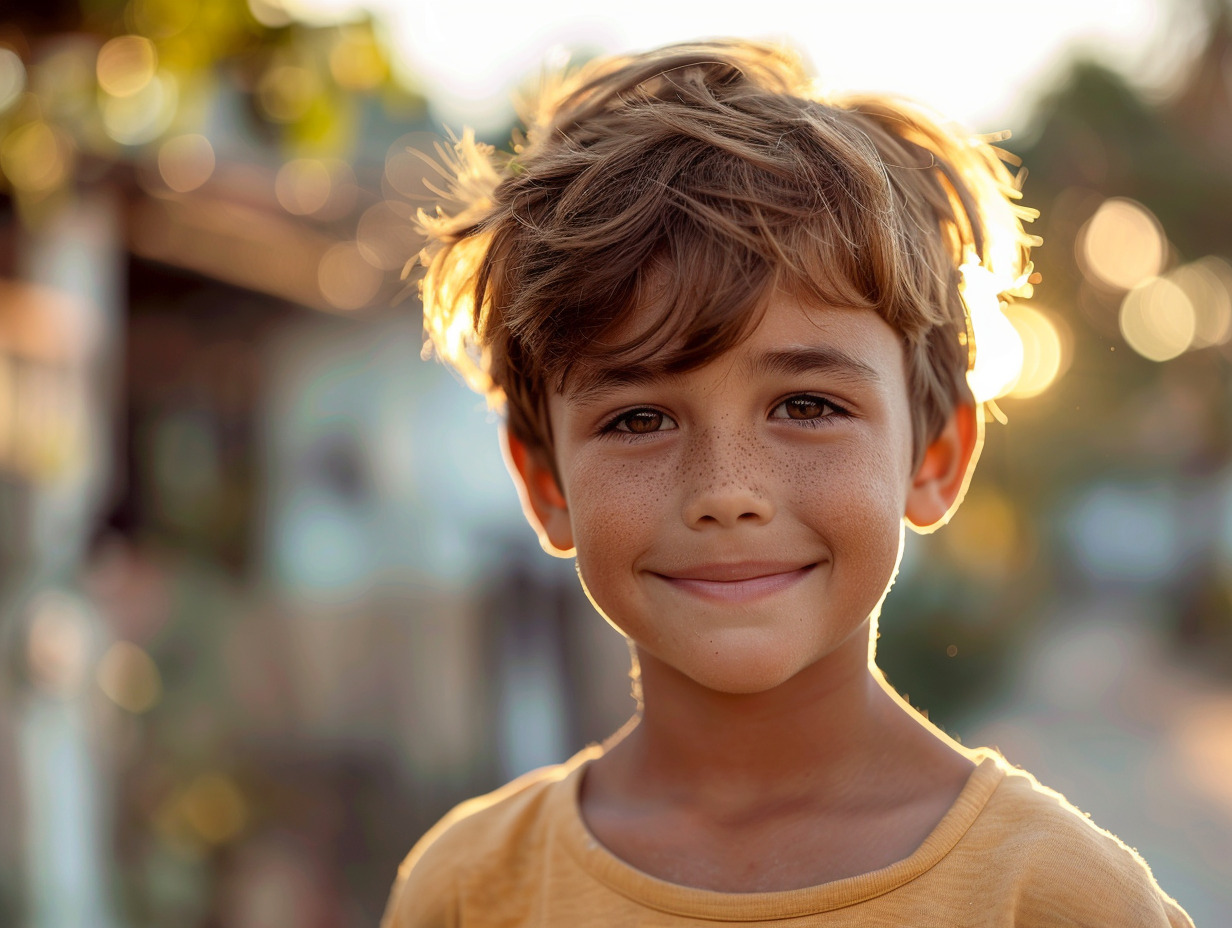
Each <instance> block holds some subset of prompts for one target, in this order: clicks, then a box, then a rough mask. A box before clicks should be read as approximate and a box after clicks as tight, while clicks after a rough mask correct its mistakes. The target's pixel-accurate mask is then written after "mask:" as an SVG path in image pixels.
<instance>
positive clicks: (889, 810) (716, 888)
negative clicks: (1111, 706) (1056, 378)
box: [385, 42, 1191, 928]
mask: <svg viewBox="0 0 1232 928" xmlns="http://www.w3.org/2000/svg"><path fill="white" fill-rule="evenodd" d="M453 168H454V177H455V186H454V188H453V190H452V195H453V196H454V197H455V198H457V199H458V200H460V201H461V204H462V205H461V208H460V209H459V210H458V211H457V212H456V213H455V214H453V215H448V214H446V213H444V212H438V214H437V216H436V217H432V218H428V217H423V220H422V221H423V224H424V226H425V229H426V231H427V232H428V235H429V239H430V245H429V247H428V249H427V250H426V251H425V253H424V262H425V264H426V265H427V267H428V273H427V276H426V279H425V282H424V287H423V296H424V307H425V319H426V320H427V322H426V325H427V329H428V332H429V335H430V338H431V341H432V343H433V345H434V346H435V348H436V350H437V351H438V352H439V353H441V354H442V355H443V356H444V357H445V358H446V359H447V360H449V361H450V362H451V363H453V364H454V365H455V366H456V367H457V368H458V369H459V370H461V371H462V372H463V373H464V374H465V375H466V376H467V377H468V378H469V379H470V381H471V382H472V384H474V385H476V386H477V387H478V388H479V389H481V390H483V391H485V392H486V393H487V394H488V395H489V397H490V398H492V399H493V400H494V402H496V403H498V404H500V405H501V406H503V409H504V412H505V418H506V423H505V439H506V450H507V458H508V460H509V462H510V467H511V471H512V472H513V473H514V476H515V480H516V482H517V483H518V486H519V489H520V491H521V494H522V500H523V503H524V508H525V509H526V512H527V516H528V518H529V519H530V521H531V522H532V524H533V525H534V526H535V527H536V528H537V529H538V531H539V535H540V539H541V543H542V544H543V546H544V547H545V548H546V549H547V550H549V551H550V552H552V553H554V554H557V555H559V556H562V557H565V556H574V555H575V554H576V557H577V568H578V573H579V576H580V577H581V580H582V583H583V585H584V587H585V589H586V592H587V594H588V595H589V597H590V599H591V601H592V602H593V603H594V605H595V607H596V608H597V609H598V610H599V611H600V612H601V613H602V614H603V615H604V616H605V617H606V618H607V620H608V621H609V622H611V623H612V625H614V626H615V627H616V628H617V629H619V630H620V631H621V632H622V633H623V634H624V635H625V636H626V637H627V638H628V639H629V641H630V646H631V650H632V651H633V653H634V655H635V662H636V668H640V694H641V700H640V706H639V712H638V715H637V716H636V717H635V719H634V720H632V721H631V722H630V724H629V725H627V726H625V728H624V729H622V731H621V732H618V733H617V735H615V736H613V737H612V738H611V739H609V741H608V742H607V743H606V744H605V745H603V746H602V747H598V746H592V747H590V748H587V749H586V750H584V751H582V752H581V753H580V754H578V755H577V756H576V757H574V758H573V759H572V760H570V761H568V762H567V763H565V764H563V765H560V766H558V767H553V768H548V769H544V770H540V771H536V772H534V773H531V774H528V775H527V776H525V777H523V778H521V779H519V780H517V781H515V782H514V783H511V784H509V785H508V786H506V787H504V788H503V789H501V790H498V791H497V792H495V793H493V794H491V795H489V796H486V797H483V798H481V799H477V800H473V801H472V802H470V803H466V804H463V805H462V806H460V807H459V808H457V809H455V810H454V811H453V812H452V813H450V814H449V815H448V816H447V817H446V818H445V819H444V820H443V821H442V822H441V823H440V824H439V825H437V826H436V827H435V828H434V829H432V831H430V832H429V833H428V835H427V836H425V837H424V838H423V839H422V840H421V841H420V842H419V843H418V844H417V845H416V847H415V848H414V849H413V850H412V852H411V854H410V856H409V857H408V858H407V860H406V862H405V863H404V864H403V867H402V869H401V871H400V873H399V878H398V882H397V883H396V884H395V887H394V892H393V895H392V896H391V899H390V905H389V908H388V911H387V915H386V920H385V925H386V926H387V928H411V926H432V928H437V926H453V925H461V926H468V928H470V926H497V925H500V926H514V925H535V926H569V928H575V926H580V925H604V926H606V925H656V926H684V925H700V924H714V923H719V922H721V923H725V924H726V923H731V924H749V925H770V924H774V925H778V926H784V925H810V926H811V925H825V926H846V925H886V926H891V925H893V926H900V925H913V926H922V925H936V926H954V925H981V926H984V925H1041V926H1043V925H1049V926H1054V925H1084V926H1094V925H1108V926H1113V925H1115V926H1147V925H1152V926H1156V925H1158V926H1164V925H1172V926H1181V925H1189V924H1191V923H1190V921H1189V919H1188V918H1187V916H1186V915H1185V913H1184V912H1183V911H1182V910H1181V909H1180V907H1179V906H1178V905H1177V904H1176V903H1175V902H1174V901H1173V900H1172V899H1170V898H1169V897H1168V896H1166V895H1165V894H1164V893H1163V892H1162V891H1161V890H1160V889H1159V887H1158V886H1157V885H1156V884H1155V882H1154V880H1153V879H1152V877H1151V874H1150V871H1149V870H1148V869H1147V867H1146V865H1145V864H1144V863H1143V862H1142V860H1141V859H1140V858H1138V857H1137V856H1136V855H1135V854H1134V853H1133V852H1132V851H1130V850H1129V849H1128V848H1126V847H1125V846H1124V845H1122V844H1121V843H1120V842H1119V841H1117V839H1116V838H1114V837H1112V836H1111V835H1109V834H1107V833H1106V832H1103V831H1101V830H1099V829H1098V828H1096V827H1094V826H1093V825H1092V824H1090V823H1089V822H1088V821H1086V820H1085V819H1084V818H1083V817H1082V815H1081V814H1080V813H1078V812H1077V811H1076V810H1075V809H1074V808H1073V807H1072V806H1069V805H1068V804H1067V803H1066V802H1065V801H1064V800H1063V799H1062V798H1061V797H1060V796H1058V795H1057V794H1055V793H1052V792H1050V791H1048V790H1046V789H1044V788H1042V787H1040V786H1039V785H1038V784H1037V783H1036V782H1035V781H1034V780H1033V779H1032V778H1030V777H1029V776H1028V775H1026V774H1024V773H1022V772H1021V771H1018V770H1014V769H1012V768H1010V767H1009V766H1008V765H1007V764H1006V763H1005V761H1004V760H1002V759H1001V758H1000V757H999V756H997V755H996V754H995V753H994V752H992V751H988V750H968V749H965V748H962V747H960V746H959V745H957V744H955V743H954V742H953V741H951V740H950V739H948V738H947V737H946V736H945V735H944V734H942V733H941V732H940V731H938V730H937V729H935V728H934V727H932V726H931V725H929V724H928V722H927V721H925V720H924V719H922V718H921V717H920V716H919V715H918V714H916V713H915V712H914V711H913V710H912V709H911V708H910V707H909V706H908V705H907V704H906V703H905V702H904V701H903V700H902V699H901V698H900V697H899V696H898V695H897V694H896V693H895V692H894V691H893V690H892V689H890V687H889V686H888V685H887V684H886V682H885V681H884V679H883V678H882V676H881V675H880V673H879V672H878V670H877V668H876V666H875V665H874V664H873V662H872V654H873V643H874V641H875V637H876V632H875V629H876V618H877V615H878V613H879V610H880V606H881V601H882V599H883V598H884V596H885V594H886V592H887V591H888V589H889V586H890V584H891V582H892V580H893V577H894V573H895V570H896V569H897V566H898V560H899V557H900V553H901V545H902V539H903V526H904V523H908V524H910V525H911V526H912V527H913V528H915V529H917V530H919V531H929V530H931V529H933V528H935V527H937V526H939V525H941V524H942V523H944V522H945V521H946V519H947V518H948V517H949V515H950V513H951V511H952V510H953V509H954V508H955V507H956V506H957V505H958V502H959V501H960V499H961V497H962V494H963V491H964V489H965V487H966V484H967V481H968V479H969V478H970V474H971V470H972V468H973V467H974V464H975V461H976V458H977V457H978V452H979V448H980V444H981V440H982V426H981V421H982V419H981V416H980V414H979V411H978V408H977V403H976V400H975V399H974V398H973V396H972V394H971V392H970V389H969V388H968V385H967V374H968V371H969V369H970V366H971V362H972V359H973V357H974V353H975V350H976V348H977V346H976V345H974V344H973V338H975V337H978V332H974V333H973V332H972V331H971V327H970V325H969V323H968V321H967V320H968V314H967V313H966V311H965V309H964V304H963V296H962V293H963V290H964V287H963V285H962V281H963V279H964V275H965V276H966V277H967V278H970V277H971V275H972V274H976V273H978V274H983V275H989V274H991V275H995V277H996V278H997V279H998V280H999V281H1000V282H1001V283H1000V284H999V285H998V289H999V290H1000V292H1001V293H1002V294H1008V293H1011V292H1018V293H1023V292H1025V291H1026V290H1027V289H1028V287H1027V276H1028V275H1029V274H1030V266H1029V265H1028V264H1027V260H1026V258H1027V249H1028V246H1029V245H1030V244H1032V239H1031V238H1030V237H1029V236H1027V235H1026V234H1025V233H1024V232H1023V230H1022V225H1021V222H1020V219H1021V218H1025V217H1026V216H1027V215H1028V211H1025V210H1022V209H1019V208H1017V207H1015V206H1013V205H1012V203H1011V199H1010V198H1014V197H1016V196H1017V190H1016V188H1015V186H1014V183H1013V179H1012V178H1011V176H1010V174H1009V173H1008V172H1007V171H1006V169H1005V168H1004V167H1003V166H1002V164H1001V162H1000V160H999V159H998V156H997V153H996V152H995V151H994V150H993V149H991V148H989V147H988V146H987V145H985V144H983V143H981V142H978V141H975V140H971V139H967V138H963V137H960V136H957V135H954V134H951V132H950V131H949V130H946V129H943V128H941V127H940V126H938V125H937V124H936V123H934V122H933V121H932V120H931V119H929V118H928V117H927V116H925V115H923V114H922V113H921V112H920V111H918V110H917V109H915V108H913V107H909V106H906V105H904V104H901V103H896V102H892V101H887V100H883V99H874V98H848V99H843V100H836V99H825V100H823V99H821V98H819V97H818V95H817V94H816V93H815V92H814V91H812V90H810V88H809V86H808V84H807V81H806V78H805V75H804V74H803V73H802V71H801V69H800V66H799V64H798V62H797V61H796V60H795V59H794V58H793V57H792V56H791V55H789V54H788V53H785V52H783V51H781V50H777V49H773V48H770V47H765V46H761V45H756V44H751V43H740V42H715V43H708V44H702V45H691V46H676V47H669V48H665V49H662V50H660V51H656V52H652V53H649V54H644V55H640V56H635V57H631V58H627V59H620V60H609V61H602V62H599V63H597V64H594V65H592V66H590V67H588V68H586V69H584V70H583V71H582V72H580V73H579V74H578V75H577V76H576V77H575V78H573V79H572V80H571V81H569V82H566V83H565V84H564V85H563V86H562V87H561V88H559V90H558V91H557V92H556V93H555V94H554V95H549V97H548V98H547V99H546V102H544V103H543V104H542V110H541V112H540V113H539V115H538V118H537V119H536V120H535V121H534V123H533V124H532V127H531V130H530V134H529V136H528V138H527V140H526V141H525V143H524V144H522V145H520V146H518V147H517V148H516V150H515V154H514V155H513V156H512V157H511V158H510V159H508V160H507V162H506V163H504V164H503V165H502V166H501V167H500V168H497V167H495V166H494V159H493V157H492V153H491V152H490V151H486V150H484V149H482V148H480V147H479V146H475V145H474V144H473V143H468V142H467V141H465V140H464V141H463V143H461V144H459V146H458V161H457V163H456V164H455V165H453Z"/></svg>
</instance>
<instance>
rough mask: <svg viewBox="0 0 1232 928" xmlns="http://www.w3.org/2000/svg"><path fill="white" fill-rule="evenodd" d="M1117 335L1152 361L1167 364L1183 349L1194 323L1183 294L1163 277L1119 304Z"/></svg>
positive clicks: (1151, 280) (1153, 279) (1186, 346)
mask: <svg viewBox="0 0 1232 928" xmlns="http://www.w3.org/2000/svg"><path fill="white" fill-rule="evenodd" d="M1119 321H1120V326H1121V334H1122V335H1123V336H1125V341H1127V342H1128V343H1129V346H1130V347H1131V348H1133V349H1134V351H1136V352H1138V354H1140V355H1142V356H1143V357H1144V358H1149V359H1150V360H1152V361H1167V360H1169V359H1171V358H1175V357H1176V356H1177V355H1179V354H1181V353H1182V352H1183V351H1185V349H1187V348H1188V347H1189V345H1190V343H1191V342H1192V341H1193V338H1194V332H1195V331H1196V329H1197V323H1196V318H1195V313H1194V307H1193V304H1192V303H1191V302H1190V301H1189V297H1188V296H1187V295H1186V293H1185V291H1184V290H1182V289H1181V288H1180V287H1178V286H1177V285H1176V284H1175V283H1173V282H1172V281H1171V280H1169V279H1168V278H1166V277H1153V278H1151V279H1150V280H1148V281H1147V282H1146V283H1144V284H1141V285H1140V286H1137V287H1135V288H1134V289H1133V290H1130V291H1129V293H1127V294H1125V299H1124V300H1122V301H1121V314H1120V320H1119Z"/></svg>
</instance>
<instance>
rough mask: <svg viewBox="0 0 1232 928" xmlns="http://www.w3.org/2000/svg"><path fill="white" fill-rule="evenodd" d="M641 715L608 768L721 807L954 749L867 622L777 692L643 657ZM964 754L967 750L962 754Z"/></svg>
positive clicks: (831, 785) (843, 784)
mask: <svg viewBox="0 0 1232 928" xmlns="http://www.w3.org/2000/svg"><path fill="white" fill-rule="evenodd" d="M639 660H640V663H641V673H642V692H643V700H644V709H643V714H642V718H641V720H640V722H639V723H638V724H637V725H636V727H633V728H631V729H628V730H627V733H626V734H625V736H624V737H623V738H622V739H621V740H620V741H619V742H617V743H616V744H614V745H612V746H611V747H610V749H609V752H608V755H607V756H606V757H605V759H604V760H605V761H606V763H604V764H602V766H606V767H607V768H608V774H609V775H612V776H614V777H615V778H616V780H618V781H623V782H625V783H628V784H633V783H636V784H637V789H638V792H639V793H641V794H642V795H643V796H644V797H645V798H647V799H651V798H652V797H653V798H656V799H662V800H665V801H669V802H671V801H679V800H681V799H684V797H688V799H687V801H690V802H697V803H699V804H709V803H714V804H717V805H728V804H732V805H742V804H745V803H749V804H756V803H757V802H759V801H769V802H773V801H775V799H776V798H787V797H793V796H802V795H805V794H807V795H810V796H813V797H817V796H827V795H828V796H833V797H835V798H836V799H837V798H838V797H842V796H850V792H851V790H852V789H853V786H854V785H856V784H858V783H859V782H861V781H862V780H865V779H866V778H868V777H870V775H871V774H873V773H874V772H875V771H878V770H881V771H883V772H884V770H885V768H886V767H887V765H889V766H892V767H893V766H899V765H900V764H904V763H906V764H911V763H919V762H923V763H925V764H928V762H929V761H930V760H933V761H938V760H941V761H944V757H945V755H951V754H952V752H953V749H952V747H951V746H950V745H948V744H946V743H945V741H943V740H942V739H939V738H938V737H937V733H935V731H930V730H929V728H927V727H925V725H923V724H921V720H920V719H919V717H918V716H916V715H915V714H914V713H913V712H912V711H911V710H910V709H909V708H907V707H905V705H904V704H903V703H902V702H901V700H899V699H897V698H896V697H895V696H891V695H890V693H889V692H887V689H888V688H887V687H886V686H885V685H884V684H883V682H882V678H881V675H880V672H879V671H877V670H876V668H875V667H873V666H871V665H870V663H869V660H868V634H867V626H865V627H864V630H863V632H859V631H858V632H857V633H856V634H854V635H852V637H851V639H850V640H849V641H847V642H846V643H844V644H843V645H842V646H841V647H840V648H838V649H837V650H836V651H834V652H832V653H831V654H829V655H828V656H827V657H825V658H823V659H822V660H821V661H819V662H817V663H816V664H814V665H812V666H810V667H808V668H806V669H805V670H803V671H801V672H800V673H798V674H797V675H796V676H795V677H793V678H792V679H791V680H789V681H787V682H786V683H784V684H782V685H780V686H778V687H775V688H774V689H772V690H769V691H766V692H760V693H752V694H730V693H721V692H716V691H714V690H710V689H708V688H706V687H704V686H701V685H699V684H698V683H696V682H695V681H693V680H691V679H689V678H688V677H686V676H684V675H683V674H681V673H680V672H679V671H677V670H675V669H674V668H672V667H670V666H668V665H666V664H664V663H662V662H661V661H659V660H657V659H656V658H654V657H653V656H652V655H649V654H644V653H643V654H639ZM953 759H955V760H956V759H957V758H953Z"/></svg>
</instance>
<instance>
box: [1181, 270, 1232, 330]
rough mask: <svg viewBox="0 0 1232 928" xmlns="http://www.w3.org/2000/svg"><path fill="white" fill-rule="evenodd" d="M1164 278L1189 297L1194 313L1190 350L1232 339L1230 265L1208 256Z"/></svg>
mask: <svg viewBox="0 0 1232 928" xmlns="http://www.w3.org/2000/svg"><path fill="white" fill-rule="evenodd" d="M1168 279H1169V280H1171V281H1172V282H1173V283H1174V284H1176V285H1177V286H1178V287H1180V288H1181V290H1183V291H1184V292H1185V295H1186V296H1187V297H1189V302H1190V304H1191V305H1192V306H1193V311H1194V335H1193V341H1192V343H1191V344H1190V347H1191V348H1209V347H1211V346H1214V345H1223V344H1225V343H1227V341H1228V340H1229V339H1230V338H1232V265H1229V264H1228V262H1227V261H1224V260H1223V259H1222V258H1216V257H1214V256H1208V257H1205V258H1200V259H1199V260H1197V261H1195V262H1193V263H1192V264H1186V265H1183V266H1182V267H1178V268H1177V269H1176V270H1175V271H1173V272H1172V273H1171V274H1169V275H1168Z"/></svg>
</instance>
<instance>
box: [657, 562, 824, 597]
mask: <svg viewBox="0 0 1232 928" xmlns="http://www.w3.org/2000/svg"><path fill="white" fill-rule="evenodd" d="M816 566H817V565H816V564H806V565H804V566H803V567H795V568H788V567H785V566H784V565H771V564H713V565H705V566H701V567H696V568H690V569H688V570H683V571H679V572H678V573H673V574H662V573H656V574H655V576H656V577H659V578H660V579H661V580H663V581H665V582H666V583H667V584H669V585H670V586H672V587H673V588H674V589H677V590H680V591H681V592H684V593H689V594H691V595H693V596H698V597H700V598H702V599H709V600H713V601H716V602H749V601H750V600H754V599H760V598H761V597H763V596H770V595H772V594H774V593H778V592H780V591H782V590H785V589H787V588H788V587H791V586H794V585H795V584H797V583H799V582H800V581H801V580H803V579H804V578H805V577H806V576H808V574H809V573H810V572H812V570H813V568H814V567H816Z"/></svg>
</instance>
